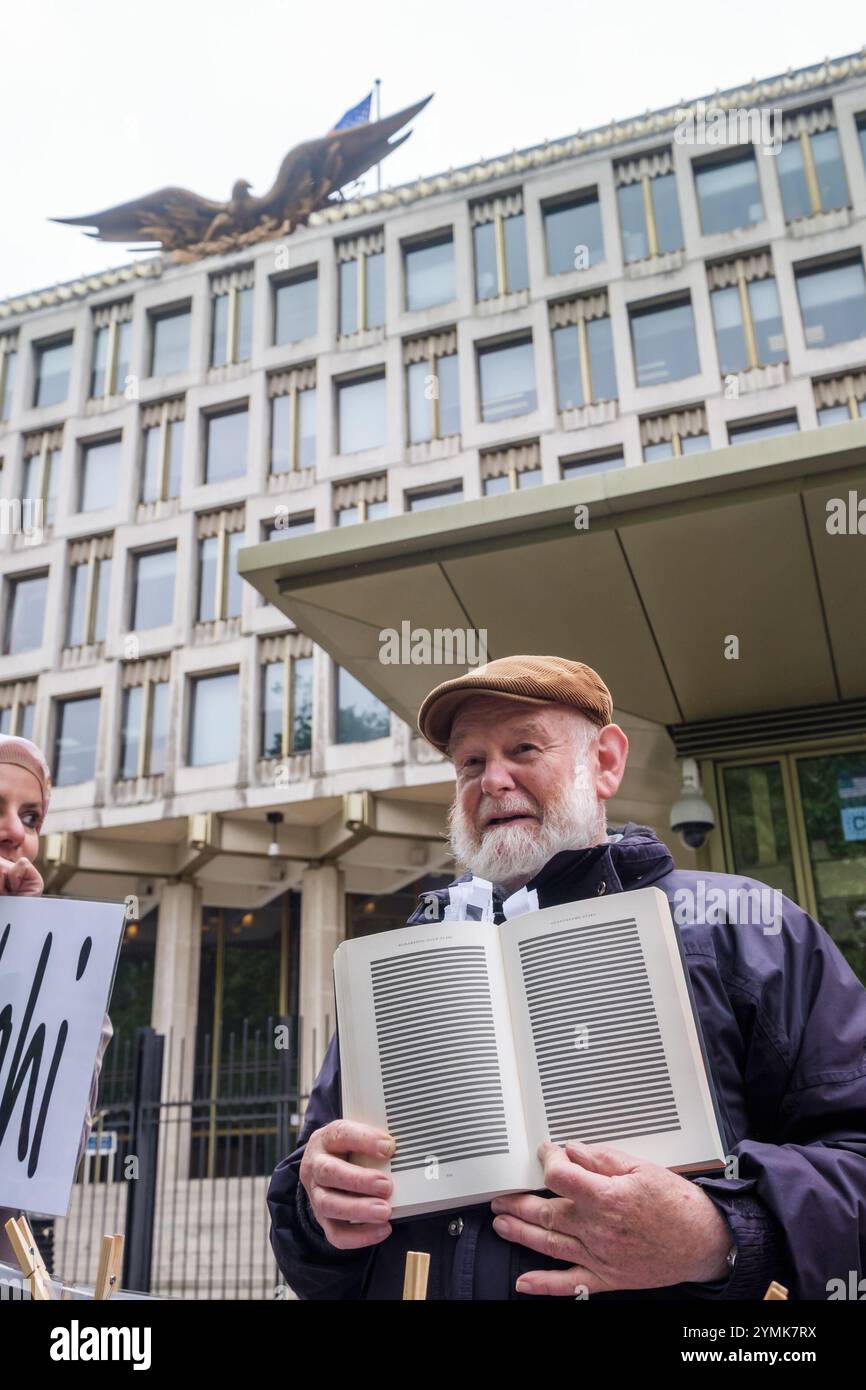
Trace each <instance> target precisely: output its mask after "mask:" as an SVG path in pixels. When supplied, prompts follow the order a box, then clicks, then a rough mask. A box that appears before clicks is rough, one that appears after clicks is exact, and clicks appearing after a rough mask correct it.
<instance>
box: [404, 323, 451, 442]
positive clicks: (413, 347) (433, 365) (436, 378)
mask: <svg viewBox="0 0 866 1390" xmlns="http://www.w3.org/2000/svg"><path fill="white" fill-rule="evenodd" d="M403 362H404V364H405V367H406V395H407V402H408V429H409V443H410V444H420V443H422V442H424V441H426V440H430V439H445V438H447V437H448V436H449V435H452V434H459V433H460V387H459V372H458V361H457V334H456V333H455V331H454V329H450V330H448V331H447V332H445V333H431V334H430V335H429V336H428V337H426V338H412V339H409V340H408V341H407V342H405V343H404V344H403Z"/></svg>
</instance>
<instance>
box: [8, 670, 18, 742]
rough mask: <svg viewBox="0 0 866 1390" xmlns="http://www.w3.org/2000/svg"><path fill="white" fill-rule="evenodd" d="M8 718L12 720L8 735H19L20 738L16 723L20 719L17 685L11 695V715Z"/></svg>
mask: <svg viewBox="0 0 866 1390" xmlns="http://www.w3.org/2000/svg"><path fill="white" fill-rule="evenodd" d="M9 717H10V719H11V720H12V723H11V724H10V726H9V730H10V733H13V734H16V735H19V737H20V731H19V728H18V723H19V720H20V719H21V687H20V685H18V684H17V683H16V685H15V688H14V690H13V693H12V713H11V715H10V716H9Z"/></svg>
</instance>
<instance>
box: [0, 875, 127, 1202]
mask: <svg viewBox="0 0 866 1390" xmlns="http://www.w3.org/2000/svg"><path fill="white" fill-rule="evenodd" d="M123 927H124V908H123V905H122V904H119V903H96V902H76V901H75V900H74V899H71V898H16V897H5V896H4V897H0V1207H19V1208H20V1209H21V1210H22V1211H34V1212H40V1213H42V1214H44V1215H48V1216H65V1215H66V1212H67V1210H68V1208H69V1199H70V1196H71V1192H72V1182H73V1179H74V1177H75V1170H76V1167H77V1165H78V1148H79V1144H80V1141H81V1131H82V1128H83V1126H84V1119H85V1115H86V1113H87V1102H88V1098H89V1096H90V1084H91V1078H92V1076H93V1068H94V1065H95V1062H96V1056H97V1052H98V1050H99V1035H100V1030H101V1027H102V1019H103V1015H104V1013H105V1010H106V1006H107V1004H108V999H109V995H110V993H111V986H112V984H113V982H114V969H115V965H116V963H117V956H118V951H119V949H120V941H121V937H122V935H123Z"/></svg>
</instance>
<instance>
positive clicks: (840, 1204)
mask: <svg viewBox="0 0 866 1390" xmlns="http://www.w3.org/2000/svg"><path fill="white" fill-rule="evenodd" d="M616 834H618V835H619V838H618V839H616V838H612V839H611V840H610V841H609V842H608V843H607V844H605V845H598V846H594V847H593V848H591V849H586V850H575V851H566V852H563V853H561V854H557V855H555V856H554V858H553V859H551V860H550V861H549V862H548V863H547V864H546V865H545V866H544V868H543V869H542V870H541V872H540V873H539V874H537V875H536V877H535V878H534V879H532V880H531V881H530V883H529V885H528V886H529V887H530V888H534V889H536V890H537V891H538V898H539V906H540V907H542V908H544V907H553V906H556V905H558V904H560V903H566V902H571V901H574V900H576V899H579V898H589V897H594V896H595V895H596V894H601V893H619V892H623V891H625V890H627V889H631V888H645V887H648V886H649V885H651V884H655V885H657V886H658V887H659V888H661V889H662V890H663V891H664V892H665V893H666V894H667V896H668V899H669V901H670V902H671V906H672V909H673V910H674V920H675V921H677V922H682V921H683V908H682V904H683V901H684V899H683V896H682V894H683V890H687V891H688V892H690V893H691V894H692V895H694V900H695V901H701V900H702V898H703V895H704V894H706V893H707V892H708V891H709V889H710V888H715V889H719V888H721V889H724V890H725V892H726V893H729V892H730V890H731V889H734V890H748V889H752V890H755V889H760V888H762V887H763V888H764V889H765V891H766V885H760V884H758V883H757V882H756V881H755V880H754V879H745V878H740V877H737V876H733V875H729V874H711V873H699V872H691V871H689V872H686V871H681V870H677V869H675V868H674V864H673V860H672V859H671V856H670V853H669V851H668V849H667V848H666V846H665V845H663V844H662V843H661V841H659V840H658V839H657V838H656V836H655V835H654V834H653V832H652V831H651V830H648V829H647V828H646V827H645V826H636V825H634V824H629V825H627V826H626V827H625V828H624V830H622V831H621V832H611V835H612V837H614V836H615V835H616ZM678 893H679V894H680V896H679V897H677V896H676V895H677V894H678ZM439 896H440V901H446V900H447V889H443V890H441V894H440V895H439ZM781 904H782V925H781V930H780V931H778V933H777V934H773V932H772V931H767V930H765V928H763V927H762V926H760V925H742V924H740V925H735V924H733V923H731V922H729V921H728V920H727V918H723V920H721V922H720V923H719V924H717V925H707V924H706V923H705V922H703V921H699V922H696V923H693V924H692V923H687V924H685V925H680V926H679V937H680V941H681V945H682V950H683V953H684V956H685V960H686V963H687V967H688V972H689V977H690V980H691V985H692V990H693V994H694V998H695V1002H696V1005H697V1011H698V1015H699V1018H700V1023H701V1027H702V1031H703V1036H704V1040H705V1044H706V1048H707V1053H708V1057H709V1063H710V1068H711V1072H712V1077H713V1080H714V1083H715V1089H716V1093H717V1096H718V1103H719V1109H720V1114H721V1120H722V1124H723V1138H724V1139H725V1141H726V1146H727V1147H726V1152H727V1153H728V1154H729V1155H734V1156H736V1158H737V1160H738V1169H737V1171H738V1174H739V1176H738V1177H737V1178H725V1177H696V1178H693V1179H692V1181H694V1182H696V1183H698V1184H699V1185H700V1186H701V1187H702V1188H703V1189H704V1191H705V1192H706V1193H707V1194H708V1196H710V1197H711V1198H712V1199H713V1200H714V1201H715V1202H716V1203H717V1204H718V1206H719V1207H720V1208H721V1210H722V1212H723V1213H724V1215H725V1217H726V1219H727V1221H728V1223H729V1225H730V1228H731V1230H732V1232H733V1235H734V1237H735V1239H736V1242H737V1246H738V1252H739V1253H738V1256H737V1260H736V1264H735V1267H734V1271H733V1274H732V1275H731V1276H730V1278H729V1279H728V1280H727V1281H721V1282H719V1283H716V1284H679V1285H676V1286H674V1287H671V1288H665V1289H646V1290H630V1291H620V1292H613V1293H605V1294H595V1295H593V1297H594V1298H597V1299H604V1300H608V1299H629V1298H643V1299H645V1298H734V1299H761V1298H763V1296H764V1293H765V1292H766V1289H767V1285H768V1284H769V1282H770V1280H771V1279H777V1280H779V1282H780V1283H782V1284H784V1285H785V1286H786V1288H788V1290H789V1292H790V1296H791V1298H797V1299H825V1298H826V1297H827V1294H828V1289H827V1284H828V1281H829V1280H831V1279H841V1280H842V1281H843V1282H844V1285H845V1287H846V1288H847V1287H849V1286H850V1284H849V1281H850V1275H851V1271H856V1273H857V1278H858V1279H859V1278H860V1277H862V1275H863V1273H864V1269H866V989H864V988H863V985H862V984H861V983H860V982H859V980H858V979H857V977H856V976H855V975H854V973H853V971H852V970H851V968H850V967H849V965H848V964H847V962H846V961H845V959H844V957H843V956H842V954H841V953H840V951H839V950H838V948H837V947H836V945H835V944H834V943H833V941H832V940H831V939H830V937H829V935H828V934H827V932H825V931H824V929H823V927H820V926H819V925H818V924H817V922H815V921H814V920H813V919H812V918H811V917H809V916H808V915H807V914H806V913H805V912H803V911H802V910H801V908H799V907H797V905H796V904H795V903H793V902H791V901H790V900H789V899H788V898H784V897H783V898H781ZM498 905H499V900H498V901H497V902H496V906H498ZM704 915H705V916H707V917H709V918H710V920H711V921H715V920H716V917H717V916H718V914H716V916H714V914H713V913H710V912H707V913H705V914H704ZM732 915H733V916H735V917H736V916H738V915H739V920H740V922H741V923H742V913H740V914H737V913H736V912H735V913H733V914H732ZM423 920H425V918H424V916H423V912H422V909H421V908H419V909H418V911H417V912H416V913H415V914H414V915H413V917H412V918H411V919H410V921H411V922H412V923H415V922H421V921H423ZM496 920H497V921H501V920H502V917H501V913H497V917H496ZM340 1114H341V1109H340V1070H339V1052H338V1047H337V1038H336V1035H335V1036H334V1037H333V1038H332V1039H331V1042H330V1045H329V1047H328V1050H327V1053H326V1055H325V1059H324V1062H323V1064H322V1068H321V1071H320V1072H319V1076H318V1078H317V1080H316V1083H315V1085H314V1087H313V1090H312V1092H311V1095H310V1099H309V1104H308V1107H307V1112H306V1115H305V1119H304V1126H303V1129H302V1131H301V1133H300V1135H299V1138H298V1146H297V1148H296V1149H295V1151H294V1152H293V1153H292V1154H290V1155H289V1157H288V1158H285V1159H283V1161H282V1163H280V1165H279V1166H278V1168H277V1169H276V1171H275V1173H274V1176H273V1179H272V1181H271V1185H270V1188H269V1191H268V1206H269V1208H270V1213H271V1222H272V1226H271V1243H272V1245H273V1248H274V1253H275V1255H276V1258H277V1263H278V1264H279V1266H280V1269H281V1270H282V1272H283V1274H284V1276H285V1278H286V1280H287V1282H288V1284H289V1285H290V1286H291V1288H292V1289H294V1291H295V1292H296V1293H297V1294H298V1296H299V1297H300V1298H303V1299H308V1298H309V1299H400V1298H402V1295H403V1270H404V1266H405V1257H406V1252H407V1251H408V1250H427V1251H429V1252H430V1257H431V1258H430V1278H429V1284H428V1293H427V1296H428V1298H431V1299H516V1298H529V1297H532V1295H529V1294H518V1293H516V1291H515V1288H514V1285H515V1282H516V1280H517V1278H518V1277H519V1275H520V1274H521V1273H522V1272H525V1271H527V1270H531V1269H545V1268H551V1269H561V1268H567V1267H568V1265H567V1264H566V1263H563V1262H562V1261H559V1260H552V1259H549V1258H547V1257H545V1256H543V1255H539V1254H536V1253H535V1252H534V1251H532V1250H529V1249H527V1248H526V1247H525V1246H522V1245H517V1244H514V1243H513V1242H510V1241H506V1240H504V1239H503V1238H502V1237H501V1236H498V1235H497V1234H496V1232H495V1231H494V1230H493V1226H492V1221H493V1213H492V1212H491V1210H490V1207H489V1204H485V1205H483V1206H474V1207H464V1208H462V1209H460V1210H459V1211H458V1210H454V1211H449V1212H447V1213H441V1212H439V1213H434V1214H433V1215H432V1216H426V1217H409V1218H406V1219H404V1220H402V1221H397V1222H395V1223H394V1225H393V1228H392V1234H391V1235H390V1236H389V1237H388V1239H387V1240H385V1241H383V1242H382V1243H381V1244H380V1245H375V1246H371V1247H369V1248H367V1249H365V1250H352V1251H347V1250H338V1249H336V1248H335V1247H334V1246H332V1245H331V1244H330V1243H329V1242H328V1240H327V1239H326V1238H325V1236H324V1234H323V1232H322V1230H321V1228H320V1227H319V1225H318V1223H317V1222H316V1220H315V1217H314V1216H313V1213H312V1210H311V1208H310V1204H309V1200H308V1198H307V1195H306V1192H305V1190H304V1188H303V1186H302V1185H301V1183H300V1182H299V1181H298V1170H299V1168H300V1163H301V1158H302V1156H303V1152H304V1146H305V1144H306V1141H307V1139H308V1138H309V1136H310V1134H311V1133H312V1132H313V1131H314V1130H316V1129H318V1128H320V1127H321V1126H322V1125H326V1124H328V1123H329V1122H330V1121H331V1120H334V1119H336V1118H338V1117H339V1116H340ZM575 1138H580V1136H579V1135H575ZM837 1287H838V1286H837Z"/></svg>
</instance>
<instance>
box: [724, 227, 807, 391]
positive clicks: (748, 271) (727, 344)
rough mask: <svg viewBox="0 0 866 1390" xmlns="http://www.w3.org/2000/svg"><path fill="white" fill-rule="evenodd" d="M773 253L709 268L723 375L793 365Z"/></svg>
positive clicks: (748, 257) (760, 254)
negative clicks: (786, 342)
mask: <svg viewBox="0 0 866 1390" xmlns="http://www.w3.org/2000/svg"><path fill="white" fill-rule="evenodd" d="M772 271H773V266H772V261H771V260H770V255H769V252H767V251H759V252H757V253H756V254H754V255H751V256H742V257H739V258H738V259H737V260H736V261H728V262H726V263H725V264H724V265H713V266H709V267H708V268H707V276H708V279H709V286H710V302H711V304H712V306H713V321H714V323H715V326H716V344H717V346H718V349H719V364H720V366H721V369H722V375H723V376H727V375H728V374H729V373H731V372H745V371H747V370H749V369H750V368H755V367H766V366H769V365H770V364H771V363H773V362H784V361H786V360H787V356H788V352H787V348H786V346H785V334H784V330H783V327H782V311H781V309H780V307H779V296H778V293H777V291H776V281H775V278H774V276H773V273H772Z"/></svg>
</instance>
